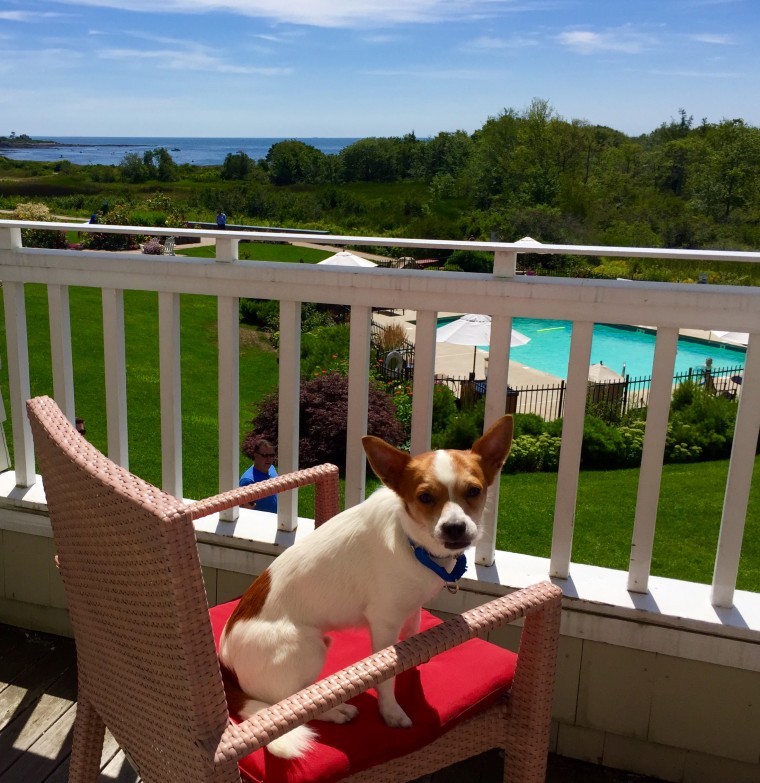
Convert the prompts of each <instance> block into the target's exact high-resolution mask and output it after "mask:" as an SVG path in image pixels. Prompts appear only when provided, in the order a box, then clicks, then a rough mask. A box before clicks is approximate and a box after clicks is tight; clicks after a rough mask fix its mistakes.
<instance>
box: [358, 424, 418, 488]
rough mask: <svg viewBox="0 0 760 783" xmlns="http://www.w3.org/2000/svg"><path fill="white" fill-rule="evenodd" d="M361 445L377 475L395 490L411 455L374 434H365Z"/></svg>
mask: <svg viewBox="0 0 760 783" xmlns="http://www.w3.org/2000/svg"><path fill="white" fill-rule="evenodd" d="M362 446H364V452H365V453H366V455H367V459H368V460H369V464H370V466H371V467H372V470H374V471H375V474H376V475H377V477H378V478H379V479H380V481H382V482H383V484H385V486H386V487H390V489H393V490H395V489H396V488H397V487H398V485H399V481H400V480H401V474H402V473H403V472H404V469H405V468H406V466H407V465H408V464H409V460H410V459H411V457H410V456H409V455H408V454H407V453H406V452H404V451H399V450H398V449H397V448H394V447H393V446H391V444H390V443H386V442H385V441H384V440H382V439H381V438H376V437H375V436H374V435H365V436H364V437H363V438H362Z"/></svg>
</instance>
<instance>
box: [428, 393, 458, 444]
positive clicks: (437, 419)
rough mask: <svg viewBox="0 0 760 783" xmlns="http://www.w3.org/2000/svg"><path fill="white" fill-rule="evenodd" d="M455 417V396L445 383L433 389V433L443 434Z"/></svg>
mask: <svg viewBox="0 0 760 783" xmlns="http://www.w3.org/2000/svg"><path fill="white" fill-rule="evenodd" d="M456 415H457V396H456V394H454V391H453V390H452V389H451V388H449V387H448V386H447V385H446V384H445V383H436V384H435V386H434V387H433V432H443V431H444V430H445V429H446V427H448V426H449V422H450V421H451V420H452V418H453V417H454V416H456Z"/></svg>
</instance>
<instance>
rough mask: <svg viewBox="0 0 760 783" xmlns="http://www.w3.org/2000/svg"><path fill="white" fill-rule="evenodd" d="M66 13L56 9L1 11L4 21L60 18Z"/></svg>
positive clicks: (34, 20)
mask: <svg viewBox="0 0 760 783" xmlns="http://www.w3.org/2000/svg"><path fill="white" fill-rule="evenodd" d="M62 16H65V14H59V13H55V12H54V11H45V12H40V11H0V21H2V22H44V21H47V20H48V19H59V18H61V17H62Z"/></svg>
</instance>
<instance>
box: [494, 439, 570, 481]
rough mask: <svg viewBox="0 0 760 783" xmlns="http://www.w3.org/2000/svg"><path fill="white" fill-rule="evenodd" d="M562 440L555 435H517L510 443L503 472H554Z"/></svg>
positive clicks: (557, 463)
mask: <svg viewBox="0 0 760 783" xmlns="http://www.w3.org/2000/svg"><path fill="white" fill-rule="evenodd" d="M561 443H562V439H561V438H558V437H557V436H555V435H547V434H546V433H543V434H541V435H538V436H535V435H518V437H516V438H515V439H514V440H513V441H512V449H511V451H510V452H509V457H507V462H506V465H505V466H504V470H505V471H507V472H509V473H535V472H536V471H539V470H542V471H555V470H557V466H558V465H559V449H560V445H561Z"/></svg>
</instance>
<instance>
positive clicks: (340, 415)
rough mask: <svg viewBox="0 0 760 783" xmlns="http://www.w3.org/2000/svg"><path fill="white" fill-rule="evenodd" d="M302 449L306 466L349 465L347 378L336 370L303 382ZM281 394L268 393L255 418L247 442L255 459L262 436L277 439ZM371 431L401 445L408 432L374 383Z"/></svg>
mask: <svg viewBox="0 0 760 783" xmlns="http://www.w3.org/2000/svg"><path fill="white" fill-rule="evenodd" d="M298 409H299V412H300V414H299V422H298V428H299V442H298V453H299V459H300V466H301V467H302V468H308V467H312V466H313V465H319V464H321V463H323V462H332V463H333V464H335V465H337V466H338V467H339V468H340V469H341V471H344V470H345V467H346V426H347V421H348V378H347V377H346V376H344V375H341V374H340V373H337V372H333V373H328V374H327V375H319V376H317V377H316V378H311V379H309V380H307V381H304V382H303V383H302V384H301V390H300V396H299V405H298ZM278 422H279V397H278V393H277V392H276V391H275V392H273V393H272V394H270V395H268V396H267V397H265V398H264V400H263V401H262V402H261V404H260V405H259V407H258V411H257V413H256V415H255V416H254V418H253V421H252V422H251V424H252V427H253V428H252V430H251V431H250V432H249V433H248V435H247V436H246V438H245V440H244V442H243V452H244V453H245V454H246V455H247V456H248V457H250V458H251V459H253V446H254V444H255V443H256V441H257V440H258V439H259V438H266V439H267V440H269V441H271V442H272V443H273V444H277V439H278V434H279V432H278ZM367 432H368V433H369V434H370V435H377V436H378V437H380V438H382V439H383V440H386V441H388V442H389V443H392V444H393V445H394V446H399V445H401V444H403V443H404V439H405V434H404V428H403V427H402V425H401V423H400V422H399V420H398V419H397V418H396V415H395V409H394V406H393V403H392V402H391V400H390V398H389V397H388V395H387V394H386V393H385V392H383V391H380V390H379V389H376V388H375V387H374V386H370V389H369V408H368V422H367Z"/></svg>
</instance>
